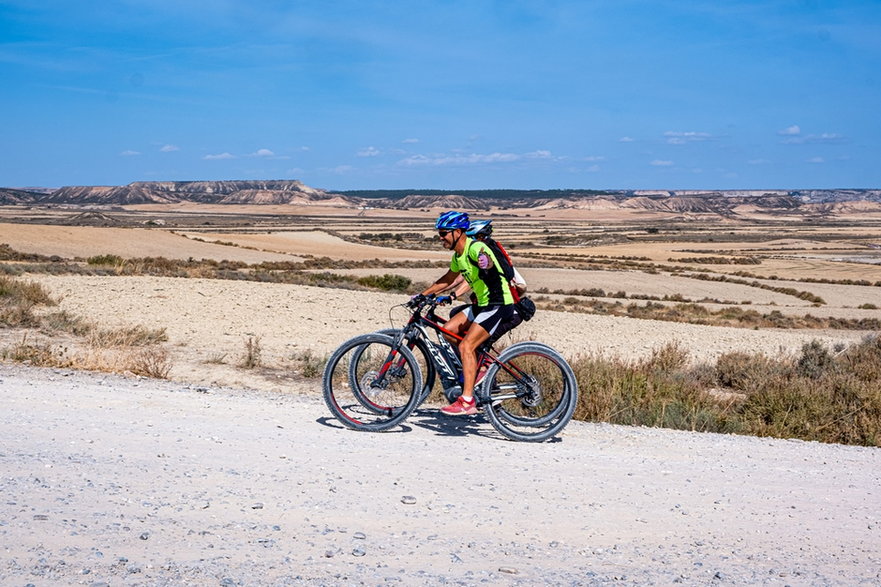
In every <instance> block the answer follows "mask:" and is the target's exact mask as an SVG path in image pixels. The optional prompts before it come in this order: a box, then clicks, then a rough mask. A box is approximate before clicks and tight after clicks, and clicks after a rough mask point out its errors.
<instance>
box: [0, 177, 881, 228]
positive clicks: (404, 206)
mask: <svg viewBox="0 0 881 587" xmlns="http://www.w3.org/2000/svg"><path fill="white" fill-rule="evenodd" d="M47 192H48V193H47ZM181 203H197V204H214V205H234V204H238V205H245V204H246V205H275V206H284V205H298V206H313V205H314V206H333V207H338V208H351V209H353V210H356V209H364V208H386V209H397V210H418V209H422V210H430V209H434V210H441V209H446V210H456V209H459V210H470V211H489V210H491V209H535V210H536V211H540V210H567V209H571V210H582V211H588V212H589V211H591V210H593V211H608V212H614V211H616V210H621V211H628V210H629V211H631V212H640V213H642V212H646V213H652V212H653V213H661V214H664V215H676V216H682V217H692V216H693V215H710V216H716V217H722V218H737V217H739V216H742V215H745V214H751V213H761V214H766V215H767V214H781V215H783V214H790V215H791V214H800V215H804V216H806V217H816V216H827V215H828V216H834V215H836V214H859V213H870V212H871V213H876V214H877V213H881V190H877V189H839V190H703V191H700V190H578V189H569V190H564V189H557V190H515V189H490V190H456V191H446V190H359V191H354V190H353V191H342V192H329V191H326V190H322V189H318V188H313V187H309V186H307V185H305V184H304V183H303V182H301V181H297V180H266V181H246V180H241V181H138V182H134V183H130V184H128V185H124V186H67V187H62V188H60V189H56V190H41V189H39V188H27V189H25V188H0V205H5V206H19V205H58V206H84V207H89V208H100V209H102V210H107V209H108V208H109V207H112V206H124V205H135V204H181ZM73 221H76V222H80V223H84V224H91V225H104V226H107V225H109V224H106V223H108V222H110V221H112V219H111V218H110V217H103V218H102V217H100V216H83V217H82V218H79V217H75V218H69V219H67V222H73ZM101 223H105V224H101Z"/></svg>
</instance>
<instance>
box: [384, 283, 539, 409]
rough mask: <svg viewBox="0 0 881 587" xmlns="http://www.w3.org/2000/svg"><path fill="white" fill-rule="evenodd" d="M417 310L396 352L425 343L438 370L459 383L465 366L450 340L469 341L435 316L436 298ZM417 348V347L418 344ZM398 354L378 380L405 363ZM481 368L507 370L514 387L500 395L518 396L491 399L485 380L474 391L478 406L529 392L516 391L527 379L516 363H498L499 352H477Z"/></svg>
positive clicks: (506, 386)
mask: <svg viewBox="0 0 881 587" xmlns="http://www.w3.org/2000/svg"><path fill="white" fill-rule="evenodd" d="M411 307H412V308H413V313H412V314H411V316H410V319H409V320H408V321H407V324H406V325H405V326H404V327H403V328H402V329H401V331H400V332H399V333H398V335H397V336H396V338H395V343H394V346H393V348H397V347H398V345H400V344H406V343H405V342H404V341H410V340H415V339H416V338H419V339H421V340H422V341H423V342H424V343H425V346H426V348H427V349H428V351H429V355H430V359H431V361H432V362H433V363H434V366H435V368H436V369H437V370H438V371H439V372H442V373H443V374H444V376H446V377H447V378H448V379H455V380H457V379H458V375H459V374H460V373H461V370H462V366H461V364H459V362H458V360H455V353H454V352H453V349H452V345H451V343H450V342H449V340H448V339H447V338H446V337H449V338H452V339H453V340H455V341H456V343H459V342H461V341H462V340H463V339H464V338H465V337H464V336H460V335H458V334H456V333H454V332H452V331H450V330H447V329H446V328H444V327H443V324H444V323H446V321H447V320H446V319H445V318H443V317H441V316H437V315H436V314H435V313H434V309H435V308H436V307H437V300H436V298H434V297H429V298H426V299H425V300H424V301H422V302H419V303H418V304H417V305H415V306H411ZM426 308H427V312H425V313H423V311H424V310H425V309H426ZM429 330H433V331H435V332H436V333H437V334H438V342H437V343H435V342H434V341H433V340H432V339H431V336H430V334H429ZM414 346H415V343H414ZM445 351H448V352H449V354H450V356H452V357H453V358H454V364H452V365H450V364H448V362H447V359H448V358H449V357H447V356H445ZM395 354H396V353H395V351H394V350H393V351H392V352H391V353H390V354H389V357H388V359H387V360H386V361H385V363H384V364H383V367H382V369H381V370H380V372H379V377H378V380H381V379H384V377H385V374H386V373H387V372H388V371H389V370H391V369H392V367H393V366H397V367H399V366H400V365H401V363H402V359H398V360H397V361H396V360H395ZM477 364H478V369H479V368H480V367H481V366H486V367H487V369H492V368H493V366H496V368H497V369H503V370H504V371H506V372H507V373H508V374H509V375H511V377H512V378H514V380H515V382H514V383H509V384H504V385H499V386H497V388H496V389H497V390H498V391H503V390H508V389H511V390H515V393H507V394H493V395H491V393H490V390H484V389H483V383H485V382H486V381H488V380H489V379H490V377H484V379H483V380H481V382H480V383H479V384H477V385H475V388H474V391H475V396H476V398H477V403H478V405H484V404H486V403H489V402H491V401H497V402H498V401H503V400H506V399H513V398H517V397H520V396H521V395H523V394H524V393H526V392H521V393H516V390H517V389H518V388H519V387H520V385H518V384H523V383H524V381H523V379H522V378H523V376H524V373H523V371H521V370H520V369H519V368H517V366H516V365H514V364H513V363H510V362H509V363H502V362H500V361H499V360H498V355H497V354H495V351H494V350H493V349H492V347H490V348H480V349H478V351H477Z"/></svg>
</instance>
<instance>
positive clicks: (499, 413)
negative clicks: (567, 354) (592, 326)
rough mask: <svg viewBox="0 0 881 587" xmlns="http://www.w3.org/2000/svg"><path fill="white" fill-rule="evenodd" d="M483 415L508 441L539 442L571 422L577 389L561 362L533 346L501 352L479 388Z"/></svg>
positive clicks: (548, 350) (546, 349) (539, 346)
mask: <svg viewBox="0 0 881 587" xmlns="http://www.w3.org/2000/svg"><path fill="white" fill-rule="evenodd" d="M484 389H485V390H487V391H486V392H484V395H488V397H487V398H486V399H485V401H486V406H485V411H486V414H487V416H488V417H489V420H490V422H491V423H492V425H493V427H494V428H495V429H496V430H498V431H499V432H500V433H501V434H503V435H505V436H507V437H508V438H510V439H512V440H521V441H527V442H542V441H544V440H547V439H549V438H552V437H553V436H555V435H556V434H558V433H559V432H560V431H561V430H562V429H563V428H564V427H565V426H566V424H568V423H569V420H571V419H572V414H573V413H574V412H575V406H576V403H577V402H578V383H577V381H576V380H575V374H574V373H573V372H572V368H571V367H570V366H569V364H568V363H567V362H566V360H565V359H563V357H562V356H561V355H560V354H559V353H558V352H557V351H555V350H554V349H552V348H551V347H549V346H547V345H544V344H541V343H534V342H527V343H519V344H516V345H513V346H511V347H509V348H508V349H506V350H505V351H504V352H503V353H502V354H501V355H500V356H499V360H498V363H496V364H494V365H493V366H492V367H491V368H490V372H489V373H487V375H486V383H485V384H484Z"/></svg>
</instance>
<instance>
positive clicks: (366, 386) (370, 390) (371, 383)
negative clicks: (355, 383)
mask: <svg viewBox="0 0 881 587" xmlns="http://www.w3.org/2000/svg"><path fill="white" fill-rule="evenodd" d="M378 376H379V371H368V372H367V373H365V374H364V375H362V376H361V381H359V385H360V387H361V391H362V392H363V393H364V395H366V396H367V397H369V398H370V399H376V398H377V397H379V394H381V393H382V390H383V389H384V388H383V387H382V386H381V385H377V383H376V378H377V377H378Z"/></svg>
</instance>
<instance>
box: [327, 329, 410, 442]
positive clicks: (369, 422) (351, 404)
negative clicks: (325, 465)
mask: <svg viewBox="0 0 881 587" xmlns="http://www.w3.org/2000/svg"><path fill="white" fill-rule="evenodd" d="M323 383H324V386H323V387H324V389H323V391H324V400H325V403H326V404H327V407H328V408H329V409H330V411H331V413H333V415H334V416H335V417H336V418H337V419H338V420H339V421H340V422H342V423H343V424H344V425H346V426H348V427H349V428H353V429H355V430H368V431H374V432H378V431H382V430H388V429H389V428H392V427H394V426H396V425H397V424H399V423H400V422H401V421H403V420H404V419H405V418H406V417H407V416H408V415H409V414H410V412H411V411H413V409H414V408H415V407H416V405H417V403H418V401H419V395H420V394H419V393H417V392H418V391H421V389H422V375H421V373H420V371H419V366H418V364H417V361H416V358H415V357H414V356H413V354H412V353H411V352H410V351H409V350H408V349H407V348H405V347H399V348H395V347H394V340H393V339H392V338H391V337H389V336H384V335H381V334H372V335H371V334H368V335H364V336H359V337H356V338H353V339H352V340H350V341H348V342H346V343H344V344H343V345H342V346H341V347H340V348H339V349H337V351H336V352H335V353H334V354H333V355H332V356H331V358H330V359H329V360H328V363H327V367H326V368H325V371H324V379H323Z"/></svg>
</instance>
